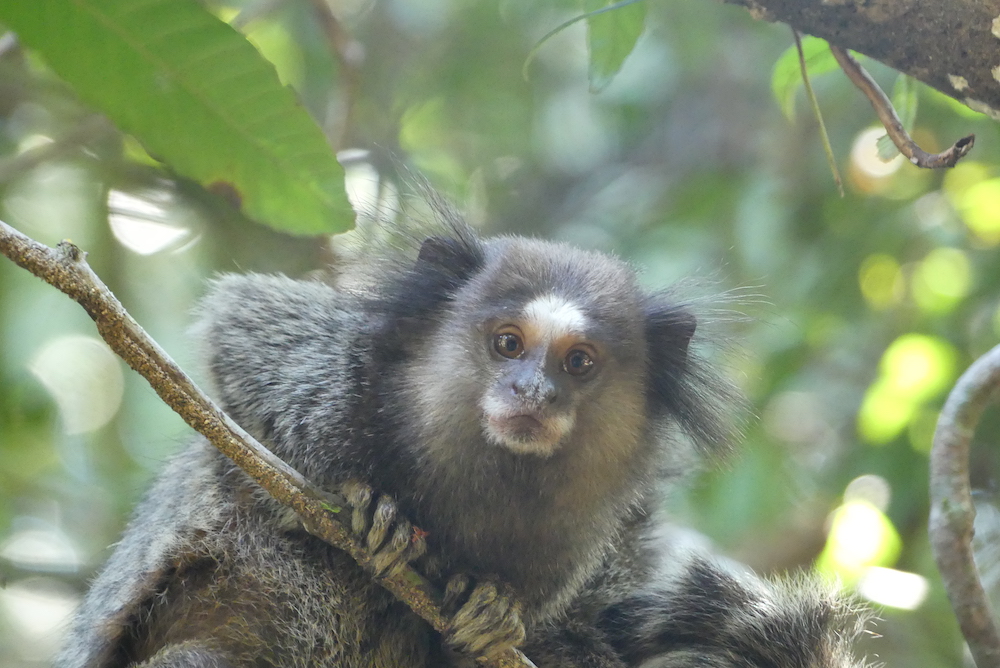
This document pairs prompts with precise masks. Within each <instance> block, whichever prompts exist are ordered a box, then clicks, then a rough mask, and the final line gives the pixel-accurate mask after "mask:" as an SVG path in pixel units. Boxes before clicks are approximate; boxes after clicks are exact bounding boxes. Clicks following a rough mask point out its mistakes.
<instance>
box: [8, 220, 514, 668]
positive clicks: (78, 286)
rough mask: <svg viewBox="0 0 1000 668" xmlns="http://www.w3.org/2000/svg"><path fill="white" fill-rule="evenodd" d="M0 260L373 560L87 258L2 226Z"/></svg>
mask: <svg viewBox="0 0 1000 668" xmlns="http://www.w3.org/2000/svg"><path fill="white" fill-rule="evenodd" d="M0 254H3V255H6V256H7V257H8V258H10V259H11V260H12V261H13V262H14V263H15V264H17V265H19V266H21V267H23V268H24V269H27V270H28V271H30V272H31V273H32V274H34V275H35V276H37V277H39V278H41V279H42V280H43V281H45V282H46V283H49V284H50V285H53V286H55V287H56V288H58V289H59V290H61V291H62V292H64V293H66V294H67V295H69V297H71V298H72V299H74V300H75V301H77V302H78V303H79V304H80V306H82V307H83V309H84V310H85V311H86V312H87V314H88V315H89V316H90V317H91V319H92V320H93V321H94V323H95V324H96V325H97V330H98V332H99V333H100V335H101V337H102V338H103V339H104V340H105V341H106V342H107V344H108V345H109V346H110V347H111V349H112V350H114V351H115V353H117V354H118V355H119V356H120V357H121V358H122V359H123V360H125V362H126V363H128V365H129V366H130V367H132V368H133V369H135V370H136V371H137V372H138V373H139V374H140V375H141V376H142V377H143V378H145V379H146V380H147V381H148V382H149V384H150V385H151V386H152V388H153V389H154V390H155V391H156V393H157V394H158V395H159V396H160V398H161V399H163V401H164V402H166V404H167V405H168V406H170V407H171V408H172V409H173V410H174V411H175V412H177V414H178V415H180V416H181V417H182V418H183V419H184V421H185V422H187V423H188V424H189V425H190V426H191V427H192V428H193V429H195V430H196V431H198V432H200V433H201V434H203V435H204V436H205V437H206V438H207V439H208V440H209V441H211V443H212V444H213V445H214V446H215V447H217V448H218V449H219V450H220V451H221V452H222V453H223V454H225V455H226V456H227V457H229V458H230V459H232V460H233V462H235V463H236V465H237V466H239V467H240V468H241V469H242V470H243V471H244V472H246V473H247V475H249V476H250V477H251V478H253V479H254V480H255V481H256V482H257V483H258V484H259V485H260V486H261V487H263V488H264V490H266V491H267V493H268V494H270V495H271V496H272V497H274V498H275V499H276V500H277V501H279V502H280V503H283V504H284V505H286V506H288V507H290V508H292V509H293V510H294V511H295V512H296V513H298V515H299V517H300V518H301V519H302V522H303V524H304V525H305V526H306V527H307V528H308V530H309V532H310V533H312V534H314V535H315V536H317V537H318V538H320V539H321V540H324V541H326V542H327V543H329V544H330V545H333V546H334V547H337V548H339V549H341V550H344V551H345V552H347V553H349V554H350V555H351V557H353V558H354V560H355V561H357V562H358V563H359V564H361V565H362V566H366V565H367V564H368V563H369V561H370V559H371V556H370V554H369V553H368V552H367V551H366V550H365V549H364V548H363V547H362V546H361V543H360V542H359V541H357V540H356V539H355V538H354V537H353V535H351V533H350V532H349V531H348V530H347V529H346V528H345V527H344V526H343V525H342V524H341V523H340V521H339V520H338V519H337V515H336V513H337V512H338V511H339V509H340V508H341V507H343V506H345V505H346V503H345V500H344V499H343V497H341V496H339V495H335V494H330V493H328V492H325V491H323V490H320V489H319V488H317V487H315V486H314V485H312V484H311V483H310V482H308V481H307V480H306V479H305V478H304V477H303V476H302V475H301V474H300V473H298V472H297V471H295V470H294V469H293V468H291V467H290V466H288V464H286V463H285V462H283V461H282V460H281V459H279V458H278V457H277V456H275V455H274V454H273V453H272V452H271V451H270V450H268V449H267V448H265V447H264V446H263V445H261V444H260V443H258V442H257V441H256V439H254V438H253V437H252V436H251V435H250V434H248V433H247V432H246V431H244V430H243V429H242V428H241V427H240V426H239V425H237V424H236V423H235V422H233V420H232V419H231V418H230V417H229V416H228V415H226V414H225V413H224V412H223V411H222V409H220V408H219V407H218V406H216V405H215V403H213V402H212V400H211V399H209V398H208V396H207V395H206V394H205V393H204V392H202V391H201V389H199V388H198V387H197V386H196V385H195V384H194V382H192V381H191V379H190V378H188V376H187V375H186V374H185V373H184V372H183V371H181V369H180V367H178V366H177V364H176V363H175V362H174V361H173V360H172V359H171V358H170V356H169V355H167V353H166V352H165V351H164V350H163V349H162V348H160V346H159V345H158V344H157V343H156V342H155V341H154V340H153V339H152V338H150V337H149V335H148V334H146V332H145V331H144V330H143V329H142V327H140V326H139V324H138V323H137V322H136V321H135V320H133V319H132V316H130V315H129V314H128V312H126V311H125V308H124V307H123V306H122V305H121V302H119V301H118V299H117V298H116V297H115V296H114V295H113V294H112V293H111V291H110V290H109V289H108V287H107V286H106V285H104V283H103V282H102V281H101V279H100V278H98V276H97V274H95V273H94V271H93V270H92V269H91V268H90V265H88V264H87V262H86V253H84V252H82V251H81V250H80V249H79V248H78V247H76V246H75V245H73V244H72V243H69V242H68V241H63V242H61V243H60V244H59V245H58V246H57V247H56V248H49V247H48V246H45V245H44V244H40V243H38V242H37V241H34V240H33V239H31V238H29V237H27V236H25V235H24V234H22V233H20V232H18V231H17V230H15V229H14V228H12V227H10V226H9V225H7V224H6V223H4V222H3V221H0ZM379 582H380V584H382V586H384V587H385V588H386V589H387V590H389V591H390V592H391V593H392V594H393V595H394V596H395V597H396V598H398V599H399V600H400V601H403V602H404V603H406V604H407V605H408V606H409V607H410V609H412V610H413V611H414V612H415V613H416V614H417V615H419V616H420V617H421V618H422V619H424V620H425V621H426V622H427V623H428V624H430V625H431V627H433V628H434V629H435V630H436V631H438V632H441V633H445V632H447V631H448V630H449V620H448V619H447V618H445V617H444V615H442V614H441V607H440V603H439V602H440V600H441V597H440V595H439V594H438V593H437V592H436V591H434V588H433V587H432V586H431V584H430V583H429V582H427V580H426V579H424V578H423V577H422V576H421V575H420V574H418V573H417V572H416V571H415V570H413V569H412V568H404V569H402V570H401V571H399V572H396V573H395V574H394V575H390V576H388V577H385V578H381V579H380V580H379ZM484 665H490V666H497V667H499V668H516V667H520V668H524V667H525V666H533V665H534V664H532V663H531V662H530V661H528V660H527V658H525V657H524V655H523V654H521V652H519V651H517V650H510V651H509V652H506V653H504V654H503V655H501V656H500V657H499V658H498V659H496V660H494V661H493V662H490V663H485V664H484Z"/></svg>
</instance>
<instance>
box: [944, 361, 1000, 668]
mask: <svg viewBox="0 0 1000 668" xmlns="http://www.w3.org/2000/svg"><path fill="white" fill-rule="evenodd" d="M998 389H1000V346H997V347H995V348H993V349H992V350H990V351H989V352H988V353H986V354H985V355H983V356H982V357H980V358H979V359H978V360H976V361H975V362H974V363H973V364H972V366H971V367H969V369H968V370H967V371H966V372H965V373H964V374H962V377H961V378H959V379H958V383H957V384H956V385H955V388H954V389H953V390H952V391H951V394H950V395H948V401H946V402H945V405H944V408H943V409H942V410H941V417H940V418H939V419H938V425H937V431H936V432H935V434H934V446H933V448H932V449H931V461H930V469H931V471H930V494H931V516H930V538H931V547H932V548H933V550H934V558H935V559H936V560H937V564H938V568H939V569H940V571H941V578H942V579H943V580H944V585H945V589H946V590H947V592H948V599H949V600H950V601H951V607H952V608H953V609H954V610H955V615H956V617H958V622H959V625H960V626H961V628H962V635H964V636H965V639H966V641H967V642H968V643H969V649H970V651H971V652H972V656H973V658H974V659H975V661H976V666H977V668H1000V632H998V629H997V622H996V617H995V615H994V612H993V610H992V607H991V606H990V603H989V599H988V598H987V596H986V592H985V591H984V590H983V585H982V583H981V582H980V580H979V573H978V571H977V570H976V564H975V562H974V561H973V556H972V535H973V520H974V519H975V517H976V511H975V507H974V506H973V505H972V494H971V492H970V489H969V443H970V441H971V440H972V436H973V434H974V433H975V430H976V425H977V424H978V423H979V418H980V416H981V415H982V413H983V410H984V409H985V408H986V405H987V403H989V401H990V400H991V399H993V398H994V397H995V396H996V392H997V390H998Z"/></svg>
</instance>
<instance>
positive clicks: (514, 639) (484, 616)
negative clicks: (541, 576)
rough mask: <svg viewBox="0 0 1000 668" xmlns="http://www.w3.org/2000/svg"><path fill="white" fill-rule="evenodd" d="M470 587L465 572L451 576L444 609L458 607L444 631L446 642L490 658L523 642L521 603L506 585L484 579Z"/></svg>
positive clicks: (453, 646)
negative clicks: (507, 589) (445, 631)
mask: <svg viewBox="0 0 1000 668" xmlns="http://www.w3.org/2000/svg"><path fill="white" fill-rule="evenodd" d="M469 589H470V582H469V578H468V577H467V576H464V575H457V576H454V577H452V578H451V579H450V580H449V581H448V585H447V587H446V589H445V604H444V610H445V611H446V612H448V611H451V610H455V609H456V608H457V612H455V613H454V615H453V616H452V619H451V629H450V630H449V631H448V632H447V633H446V634H445V642H446V643H447V644H448V646H449V647H450V648H451V649H452V650H455V651H458V652H460V653H463V654H465V655H467V656H473V657H487V658H490V657H494V656H496V655H498V654H499V653H501V652H503V651H505V650H507V649H509V648H511V647H516V646H518V645H520V644H522V643H523V642H524V637H525V632H524V623H523V622H522V621H521V606H520V604H519V603H518V602H517V601H516V600H515V599H514V597H513V595H512V594H511V593H509V592H508V591H506V587H504V586H503V585H499V584H497V583H494V582H489V581H486V582H481V583H477V584H476V585H475V586H474V587H472V588H471V592H469ZM463 599H464V601H463Z"/></svg>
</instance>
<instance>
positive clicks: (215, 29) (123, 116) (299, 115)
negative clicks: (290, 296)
mask: <svg viewBox="0 0 1000 668" xmlns="http://www.w3.org/2000/svg"><path fill="white" fill-rule="evenodd" d="M0 21H5V22H6V23H7V24H8V27H9V28H11V29H12V30H14V31H15V32H16V33H17V36H18V38H19V39H20V40H21V41H22V42H23V43H24V44H26V45H28V46H30V47H32V48H33V49H37V51H38V52H39V53H40V54H41V55H42V56H43V57H44V60H45V64H46V65H48V66H51V68H52V69H53V70H54V71H55V72H56V73H57V74H58V75H59V76H60V77H62V78H63V79H64V80H65V81H67V82H68V83H70V84H72V85H73V87H74V89H75V90H76V92H77V93H78V94H79V95H80V97H81V98H82V99H83V100H84V101H86V102H89V103H91V104H93V105H95V106H96V107H97V108H98V109H100V110H101V111H103V112H105V113H107V114H108V116H109V117H110V118H111V120H113V121H114V122H115V124H116V125H117V126H118V127H119V128H121V129H122V130H123V131H125V132H129V133H132V134H134V135H135V136H136V137H138V139H139V140H140V141H141V142H142V144H143V146H145V147H146V148H147V150H148V151H149V152H150V153H151V154H153V155H155V156H158V158H159V159H161V160H163V161H164V162H166V163H167V164H169V165H170V167H171V169H173V170H175V171H177V172H179V173H180V174H183V175H185V176H188V177H190V178H194V179H196V180H198V181H199V182H200V183H201V184H203V185H204V186H205V187H207V188H208V189H210V190H212V191H214V192H217V193H220V194H222V195H224V196H226V197H228V198H229V199H230V200H233V201H235V202H236V203H237V204H238V205H240V206H241V207H242V208H244V209H245V211H246V212H247V213H248V215H250V216H251V217H253V218H255V219H257V220H260V221H261V222H265V223H269V224H271V225H273V226H275V227H277V228H278V229H280V230H283V231H288V232H293V233H299V234H303V233H309V234H320V233H323V232H335V231H342V230H344V229H347V228H348V227H349V225H348V224H347V221H348V220H349V207H348V205H347V202H346V200H345V198H344V195H343V179H344V175H343V170H341V169H340V167H339V165H338V164H337V161H336V159H335V157H334V155H333V153H332V151H331V150H330V149H329V147H328V145H327V143H326V140H325V139H324V137H323V134H322V133H321V132H320V130H319V128H318V127H317V126H316V124H315V123H314V122H313V120H312V119H311V118H309V115H308V114H307V113H306V112H304V111H303V110H302V109H301V108H300V107H299V105H298V103H297V100H296V97H295V95H294V94H293V93H292V92H291V91H290V90H288V89H287V88H285V87H284V86H282V85H281V82H280V81H279V79H278V76H276V73H275V69H274V67H272V66H271V65H270V63H268V61H267V60H265V59H264V58H262V57H261V56H260V54H259V53H258V52H257V51H256V50H255V49H254V48H253V46H252V45H251V44H250V43H249V42H248V41H247V40H246V39H245V38H244V37H243V36H242V35H240V34H239V33H238V32H236V31H235V30H233V29H232V28H231V27H230V26H228V25H226V24H225V23H223V22H222V21H220V20H218V19H216V18H215V17H214V16H212V14H211V13H209V12H208V11H206V10H205V9H204V8H203V7H202V6H200V5H199V4H198V3H197V2H196V1H195V0H155V1H154V2H143V3H142V4H141V5H136V3H135V2H132V1H131V0H90V1H88V2H69V1H68V0H44V2H40V3H38V4H36V3H26V2H7V3H4V4H0Z"/></svg>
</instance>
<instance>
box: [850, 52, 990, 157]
mask: <svg viewBox="0 0 1000 668" xmlns="http://www.w3.org/2000/svg"><path fill="white" fill-rule="evenodd" d="M830 51H831V52H832V53H833V57H834V58H836V59H837V62H838V63H840V68H841V69H842V70H844V73H845V74H847V77H848V78H849V79H850V80H851V81H852V82H854V85H855V86H857V87H858V88H860V89H861V92H862V93H864V94H865V97H867V98H868V101H869V102H871V103H872V107H874V108H875V114H876V115H877V116H878V119H879V120H880V121H882V125H884V126H885V131H886V132H887V133H888V134H889V138H890V139H892V143H893V144H895V145H896V148H898V149H899V152H900V153H902V154H903V155H904V156H905V157H906V159H907V160H909V161H910V162H911V163H913V164H914V165H916V166H917V167H924V168H927V169H941V168H943V167H954V166H955V163H957V162H958V161H959V160H961V159H962V158H964V157H965V156H966V155H968V153H969V151H971V150H972V147H973V145H974V144H975V143H976V135H968V136H967V137H962V138H961V139H959V140H958V141H957V142H955V143H954V144H953V145H952V147H951V148H949V149H948V150H947V151H944V152H943V153H933V154H932V153H928V152H927V151H925V150H923V149H922V148H920V147H919V146H917V143H916V142H915V141H913V140H912V139H911V138H910V135H909V134H908V133H907V132H906V128H904V127H903V122H902V121H900V120H899V116H898V115H896V110H895V109H893V107H892V102H890V101H889V98H888V97H887V96H886V94H885V93H884V92H882V89H881V88H879V85H878V84H877V83H875V80H874V79H872V77H871V75H870V74H868V72H866V71H865V68H863V67H861V64H860V63H858V61H856V60H855V59H854V57H853V56H851V54H849V53H847V51H845V50H844V49H841V48H840V47H839V46H834V45H833V44H831V45H830Z"/></svg>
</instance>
